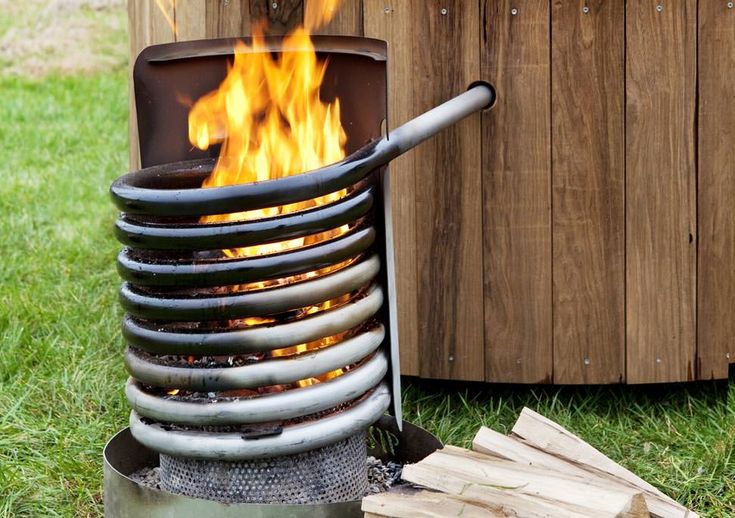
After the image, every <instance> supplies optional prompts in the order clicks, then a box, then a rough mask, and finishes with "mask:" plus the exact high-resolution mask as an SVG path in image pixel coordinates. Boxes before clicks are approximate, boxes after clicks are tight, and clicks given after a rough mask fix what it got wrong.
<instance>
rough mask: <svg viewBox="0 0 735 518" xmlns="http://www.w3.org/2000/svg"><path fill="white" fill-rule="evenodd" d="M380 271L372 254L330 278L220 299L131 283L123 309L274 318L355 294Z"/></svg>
mask: <svg viewBox="0 0 735 518" xmlns="http://www.w3.org/2000/svg"><path fill="white" fill-rule="evenodd" d="M379 271H380V258H379V257H378V256H377V255H373V256H371V257H369V258H367V259H365V260H363V261H360V262H358V263H357V264H354V265H351V266H348V267H347V268H344V269H343V270H339V271H337V272H335V273H331V274H329V275H324V276H320V277H315V278H314V279H312V280H309V281H304V282H299V283H297V284H292V285H287V286H283V287H279V288H270V289H265V290H261V291H253V292H246V293H237V294H225V295H221V296H217V297H193V298H192V297H189V298H174V297H166V296H165V294H161V295H159V294H154V295H147V294H145V293H140V292H137V291H135V290H134V289H133V287H132V286H131V285H130V284H129V283H124V284H123V285H122V288H121V289H120V302H121V304H122V307H123V308H124V309H125V310H126V311H127V312H128V313H129V314H130V315H133V316H136V317H139V318H145V319H149V320H158V321H161V320H178V321H180V322H187V321H194V320H202V321H203V320H225V319H235V318H245V317H252V316H262V315H273V314H276V313H283V312H285V311H288V310H292V309H297V308H303V307H306V306H311V305H313V304H317V303H319V302H323V301H325V300H330V299H334V298H336V297H339V296H341V295H345V294H347V293H350V292H352V291H355V290H357V289H359V288H361V287H362V286H365V285H367V284H368V283H370V281H372V280H373V279H374V278H375V276H376V275H378V272H379Z"/></svg>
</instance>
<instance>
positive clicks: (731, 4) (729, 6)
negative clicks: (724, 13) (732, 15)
mask: <svg viewBox="0 0 735 518" xmlns="http://www.w3.org/2000/svg"><path fill="white" fill-rule="evenodd" d="M733 5H735V4H733V3H732V2H728V3H727V8H728V9H732V8H733Z"/></svg>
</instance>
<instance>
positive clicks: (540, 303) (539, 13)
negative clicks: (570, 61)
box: [481, 0, 552, 383]
mask: <svg viewBox="0 0 735 518" xmlns="http://www.w3.org/2000/svg"><path fill="white" fill-rule="evenodd" d="M482 6H483V15H482V19H483V21H484V27H483V30H482V52H481V63H482V78H483V79H486V80H487V81H489V82H491V83H493V84H495V86H496V89H497V91H498V101H497V103H496V106H495V108H494V109H493V110H491V111H490V112H488V113H486V114H484V115H483V118H482V170H483V191H484V223H483V228H484V232H483V236H484V261H485V276H484V284H485V286H484V288H485V341H486V353H485V362H486V380H487V381H497V382H516V383H549V382H551V380H552V315H551V193H550V187H551V151H550V146H551V144H550V95H549V90H550V76H549V69H550V64H549V54H550V49H549V41H550V33H549V29H550V27H549V2H545V1H543V0H516V1H511V0H483V2H482ZM511 9H517V14H516V15H515V16H514V15H513V14H512V13H511Z"/></svg>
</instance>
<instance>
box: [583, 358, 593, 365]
mask: <svg viewBox="0 0 735 518" xmlns="http://www.w3.org/2000/svg"><path fill="white" fill-rule="evenodd" d="M590 363H592V362H590V359H589V358H585V359H584V364H585V365H589V364H590Z"/></svg>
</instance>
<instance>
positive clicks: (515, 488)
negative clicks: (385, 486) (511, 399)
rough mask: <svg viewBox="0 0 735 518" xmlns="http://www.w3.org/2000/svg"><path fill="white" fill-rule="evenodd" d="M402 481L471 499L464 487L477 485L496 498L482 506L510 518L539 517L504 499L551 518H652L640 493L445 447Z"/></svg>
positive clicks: (413, 466)
mask: <svg viewBox="0 0 735 518" xmlns="http://www.w3.org/2000/svg"><path fill="white" fill-rule="evenodd" d="M401 476H402V478H403V479H404V480H406V481H408V482H412V483H414V484H418V485H421V486H424V487H428V488H430V489H434V490H439V491H444V492H447V493H450V494H461V495H464V496H467V497H470V495H469V494H468V493H466V492H465V489H464V488H465V487H466V488H472V487H473V486H475V485H476V486H477V488H478V489H479V490H480V491H479V492H480V493H481V492H482V489H484V488H493V489H495V490H496V491H497V492H496V491H489V490H487V489H486V490H485V499H483V500H480V501H485V502H486V501H488V498H490V499H491V501H494V502H495V503H496V504H498V505H500V504H503V507H502V508H504V509H508V511H515V512H516V513H517V514H512V513H510V512H509V513H508V514H510V515H511V516H516V515H517V516H537V515H536V514H533V513H531V512H528V511H530V509H524V508H523V507H516V505H514V503H513V502H512V500H509V501H508V502H507V504H506V502H505V501H504V499H503V497H504V496H508V497H512V496H517V497H521V498H522V500H526V501H530V502H534V503H544V504H553V505H554V506H557V509H556V512H552V513H551V516H568V515H567V514H565V513H561V512H559V511H568V512H570V513H571V512H576V513H580V514H581V515H583V516H600V517H601V516H609V517H611V518H612V517H618V516H629V517H630V518H632V517H641V518H642V517H644V516H645V517H647V516H648V510H647V506H646V503H645V499H644V498H643V495H642V494H641V492H640V491H639V490H638V489H633V488H629V487H625V486H617V487H611V486H610V484H609V483H607V482H606V481H603V480H599V479H593V478H586V477H577V476H575V475H570V474H568V473H560V472H558V471H554V470H549V469H546V468H540V467H536V466H527V465H524V464H521V463H518V462H513V461H508V460H505V459H497V458H494V457H490V456H488V455H484V454H481V453H477V452H473V451H469V450H465V449H463V448H457V447H453V446H445V447H444V448H443V449H441V450H438V451H436V452H434V453H432V454H431V455H429V456H428V457H426V458H425V459H423V460H422V461H421V462H418V463H416V464H410V465H407V466H404V468H403V473H402V475H401ZM457 490H459V491H457ZM473 496H474V495H473ZM623 513H628V514H623ZM574 515H575V516H576V514H574ZM543 516H547V515H546V514H544V515H543Z"/></svg>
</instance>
